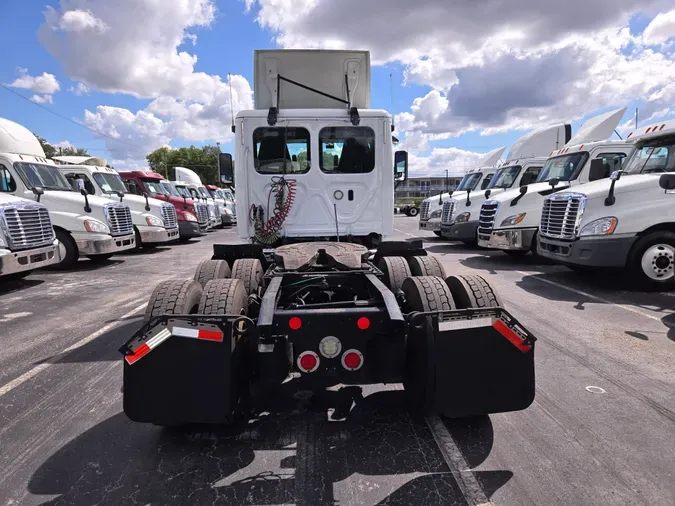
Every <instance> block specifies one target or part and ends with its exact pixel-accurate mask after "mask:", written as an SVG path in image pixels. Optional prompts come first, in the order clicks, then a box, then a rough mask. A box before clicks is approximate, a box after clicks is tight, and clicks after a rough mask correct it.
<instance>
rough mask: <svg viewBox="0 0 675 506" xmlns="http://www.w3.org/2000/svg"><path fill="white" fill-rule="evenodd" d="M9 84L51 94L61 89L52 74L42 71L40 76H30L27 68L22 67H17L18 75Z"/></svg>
mask: <svg viewBox="0 0 675 506" xmlns="http://www.w3.org/2000/svg"><path fill="white" fill-rule="evenodd" d="M9 85H10V86H12V87H14V88H23V89H25V90H32V91H35V92H36V93H45V94H47V95H53V94H54V93H56V92H57V91H59V90H60V89H61V85H60V84H59V82H58V81H57V80H56V76H55V75H54V74H48V73H47V72H43V73H42V75H40V76H31V75H30V74H29V73H28V69H24V68H19V77H17V78H16V79H15V80H14V82H12V83H10V84H9Z"/></svg>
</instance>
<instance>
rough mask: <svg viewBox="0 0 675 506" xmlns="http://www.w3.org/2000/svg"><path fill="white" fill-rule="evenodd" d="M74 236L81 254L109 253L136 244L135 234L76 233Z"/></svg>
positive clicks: (132, 246) (126, 248)
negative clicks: (113, 235) (116, 235)
mask: <svg viewBox="0 0 675 506" xmlns="http://www.w3.org/2000/svg"><path fill="white" fill-rule="evenodd" d="M73 238H74V239H75V242H76V244H77V249H78V250H79V251H80V255H84V256H89V255H108V254H111V253H119V252H120V251H126V250H129V249H132V248H134V247H135V246H136V237H135V235H134V234H129V235H121V236H118V237H112V236H110V235H106V234H89V233H76V234H73Z"/></svg>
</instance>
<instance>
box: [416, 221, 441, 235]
mask: <svg viewBox="0 0 675 506" xmlns="http://www.w3.org/2000/svg"><path fill="white" fill-rule="evenodd" d="M420 230H426V231H427V232H440V231H441V220H440V218H438V219H433V220H426V221H422V220H420Z"/></svg>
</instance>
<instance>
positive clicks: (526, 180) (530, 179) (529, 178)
mask: <svg viewBox="0 0 675 506" xmlns="http://www.w3.org/2000/svg"><path fill="white" fill-rule="evenodd" d="M536 180H537V176H536V174H535V173H534V172H526V173H525V174H523V177H521V178H520V186H521V187H523V186H527V185H528V184H532V183H534V182H535V181H536Z"/></svg>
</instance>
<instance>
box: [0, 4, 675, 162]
mask: <svg viewBox="0 0 675 506" xmlns="http://www.w3.org/2000/svg"><path fill="white" fill-rule="evenodd" d="M467 2H468V0H467ZM193 3H194V4H195V5H197V4H198V6H197V7H194V8H193V7H186V6H183V5H182V4H181V2H180V0H165V1H164V2H153V1H152V0H119V1H118V2H116V5H118V10H117V11H112V10H111V9H110V5H109V4H110V3H109V2H106V1H105V0H63V1H62V2H58V1H53V0H52V1H39V0H38V1H36V0H28V1H26V0H23V1H21V0H5V1H4V3H3V18H4V19H10V20H11V22H10V23H5V26H4V29H3V30H2V31H0V43H1V44H2V47H3V48H9V50H7V49H6V50H5V52H4V54H3V63H2V66H0V82H2V83H3V84H5V85H10V86H11V89H12V90H14V91H15V92H17V93H20V94H21V95H23V96H25V97H28V98H30V97H33V96H35V95H37V97H38V98H37V100H39V101H43V102H44V104H43V106H44V107H46V108H48V109H50V110H52V111H54V112H57V113H59V114H61V115H63V116H65V117H67V118H71V119H73V120H74V121H77V122H80V123H83V124H86V125H88V126H89V127H90V128H92V129H94V130H96V131H97V132H101V133H105V134H106V135H109V136H111V137H115V138H117V139H118V141H114V140H112V139H111V138H110V137H108V138H106V137H102V136H101V135H97V134H95V133H92V132H91V131H89V130H86V129H85V128H82V127H81V126H78V125H76V124H73V123H70V122H68V121H65V120H63V119H61V118H58V117H57V116H55V115H52V114H50V113H49V112H47V111H45V110H44V109H42V108H41V107H39V106H38V105H36V104H34V103H31V102H29V101H27V100H22V99H21V98H19V97H17V96H16V95H14V94H12V93H11V92H10V91H7V90H6V89H0V101H1V103H2V116H4V117H6V118H9V119H11V120H13V121H16V122H18V123H21V124H23V125H24V126H26V127H27V128H29V129H30V130H32V131H33V132H35V133H37V134H39V135H41V136H43V137H45V138H46V139H48V140H49V141H50V142H52V143H54V144H57V143H61V142H64V141H68V142H69V143H71V144H73V145H75V146H77V147H85V148H87V149H88V150H89V151H90V152H91V153H92V154H94V155H97V156H104V157H106V158H108V159H109V160H116V161H117V163H118V164H119V165H121V166H125V165H128V166H133V165H142V164H143V159H144V155H145V154H147V153H148V152H149V151H151V150H152V149H154V148H156V147H159V146H160V145H162V144H165V143H168V144H169V145H171V146H172V147H180V146H183V145H188V144H196V145H200V144H203V143H213V142H215V141H216V140H217V141H220V142H222V143H223V146H224V148H227V144H228V142H229V141H230V138H229V121H230V118H229V112H228V110H229V94H228V93H227V87H226V81H227V75H228V73H231V74H233V75H235V76H237V78H236V79H237V80H236V81H233V83H235V89H236V90H237V91H236V95H237V98H236V99H235V106H241V107H243V106H245V104H250V86H251V85H252V80H253V51H254V50H255V49H265V48H276V47H330V48H334V47H346V48H352V49H361V48H364V49H369V50H370V51H371V54H372V58H373V61H374V62H375V63H376V64H377V65H375V66H374V67H373V69H372V94H371V96H372V106H373V107H374V108H383V109H387V110H390V111H391V112H392V113H394V114H395V115H396V120H397V123H398V125H399V127H400V128H399V136H400V137H401V138H402V139H403V144H404V146H405V147H406V148H407V149H409V150H410V152H411V153H412V154H413V161H414V164H415V173H417V174H422V173H425V174H434V173H444V171H445V168H451V169H461V168H462V167H467V166H470V164H471V163H472V162H475V160H476V159H477V157H478V156H479V154H480V153H484V152H486V151H489V150H491V149H493V148H495V147H498V146H500V145H506V146H508V145H510V144H511V143H512V142H513V141H514V140H515V139H517V138H518V137H519V136H520V135H522V134H523V133H524V132H526V131H528V130H531V129H532V128H535V127H536V126H543V124H551V123H555V122H559V121H566V122H569V121H571V122H572V124H573V126H574V127H576V126H578V125H579V124H580V123H582V122H583V120H584V119H585V118H588V117H589V116H592V115H594V114H597V113H599V112H603V111H606V110H610V109H612V108H617V107H621V106H627V107H628V112H627V113H626V116H625V118H624V120H623V121H622V125H621V127H620V129H619V131H620V132H621V133H622V134H626V133H627V132H629V131H630V127H629V125H628V124H629V121H630V119H631V118H632V117H633V115H634V111H635V107H640V110H641V111H644V115H643V114H642V112H641V119H643V120H646V119H648V118H649V117H654V118H658V119H662V118H665V117H673V116H674V115H675V109H673V107H672V106H673V105H674V104H673V101H674V100H675V89H673V84H672V83H673V82H675V58H674V56H673V41H674V40H675V39H674V38H673V36H675V10H672V9H671V10H669V8H668V7H669V3H668V2H660V1H658V0H656V1H653V2H645V7H640V9H638V8H637V7H635V6H633V5H632V3H631V2H628V1H624V0H616V1H614V2H609V1H606V0H598V2H597V4H598V5H599V7H598V9H599V11H598V14H593V15H594V16H596V18H597V19H596V20H594V22H593V23H588V24H587V25H588V26H585V25H584V23H580V21H579V19H577V18H574V16H570V17H569V19H567V18H566V17H565V16H566V12H562V13H556V12H550V13H548V14H541V15H540V16H541V17H540V18H536V17H535V15H534V14H532V11H531V10H527V11H523V12H518V11H517V10H514V12H511V11H510V10H504V12H495V13H494V19H492V20H491V19H489V17H490V16H489V15H483V16H482V18H481V30H480V31H478V32H477V31H476V29H475V27H472V26H471V23H472V22H473V19H474V18H475V16H473V15H472V14H471V12H470V9H472V8H474V7H473V3H471V2H468V3H466V4H465V5H464V6H463V7H462V8H461V9H460V7H461V6H460V4H463V2H461V1H460V2H457V3H456V4H453V6H454V7H451V6H449V5H446V3H444V2H441V1H440V0H421V1H420V2H418V3H417V4H408V3H406V2H403V1H402V0H389V1H385V0H372V1H371V2H370V3H368V5H367V8H366V9H373V11H374V12H375V10H376V8H378V6H379V8H380V10H379V11H377V12H378V14H379V16H378V17H377V18H374V17H373V16H372V14H368V13H364V16H363V18H364V19H361V20H359V19H355V18H354V17H353V16H352V17H349V16H350V15H349V14H348V13H349V12H352V13H353V12H355V11H354V10H353V9H351V10H350V9H349V8H348V7H349V5H348V4H354V6H358V5H363V4H359V2H357V1H356V0H344V2H343V4H344V9H338V8H337V7H336V6H335V4H336V3H335V2H333V3H330V2H328V0H295V2H294V1H291V0H274V1H273V0H241V1H240V0H229V1H225V0H221V1H217V2H213V1H212V0H195V2H193ZM525 3H527V2H525ZM532 3H533V5H535V3H536V2H534V0H533V2H532ZM575 3H577V0H571V1H570V2H569V6H568V7H569V9H568V10H574V7H575V6H574V4H575ZM578 3H579V5H580V6H582V5H584V4H583V3H581V2H578ZM600 4H607V6H608V9H604V10H603V9H601V8H600V7H602V6H601V5H600ZM594 5H595V4H594ZM439 6H440V7H439ZM610 6H611V8H609V7H610ZM50 7H51V10H50V11H49V12H47V11H48V10H49V8H50ZM670 7H671V8H672V5H670ZM398 8H400V9H403V10H404V11H406V10H409V12H410V14H409V15H408V17H403V18H402V17H401V14H400V12H399V11H397V9H398ZM144 9H145V10H144ZM247 9H248V10H247ZM439 9H441V10H440V11H439ZM495 10H496V11H499V10H500V8H498V9H495ZM343 11H346V14H345V13H344V12H343ZM446 11H447V12H446ZM439 12H442V13H443V15H440V16H439ZM458 12H459V13H460V14H458ZM46 13H47V14H46ZM446 14H447V18H445V15H446ZM591 14H592V13H591ZM591 14H589V15H591ZM340 16H346V17H345V18H344V19H341V18H340ZM462 16H465V18H462ZM510 16H512V17H513V21H512V22H509V17H510ZM547 16H549V17H556V19H557V20H558V21H557V22H555V23H552V22H551V20H550V19H548V18H547ZM523 20H525V21H523ZM453 23H454V24H453ZM580 25H584V26H580ZM364 26H365V27H366V29H364ZM41 27H42V28H41ZM392 27H394V28H396V29H395V30H394V29H392ZM40 30H42V32H41V33H40V35H39V33H38V32H39V31H40ZM146 32H147V34H146ZM193 36H196V41H195V43H193V40H192V37H193ZM138 48H143V49H138ZM89 49H90V52H88V50H89ZM106 53H108V54H106ZM180 53H185V55H184V57H190V56H196V57H197V61H196V63H193V64H186V63H185V61H184V60H183V61H179V60H180V58H178V55H179V54H180ZM107 63H110V65H107ZM20 69H25V70H24V71H22V70H20ZM43 73H47V74H51V75H52V76H53V78H54V79H55V80H56V81H57V82H58V90H56V91H55V90H54V86H52V87H51V89H50V88H49V86H48V85H46V84H45V83H44V82H43V85H42V88H41V89H42V93H40V92H38V88H40V85H39V84H36V83H37V81H35V82H34V81H32V80H28V81H26V80H25V79H24V81H22V82H17V79H21V78H22V77H23V78H26V77H28V78H34V77H37V76H42V75H43ZM127 73H128V74H129V75H127ZM146 73H147V76H145V77H144V75H145V74H146ZM390 74H391V75H392V78H393V83H394V86H393V88H394V93H393V100H392V97H391V94H390V77H389V76H390ZM218 76H219V77H218ZM239 76H240V77H239ZM49 82H50V83H51V82H52V81H49ZM17 83H18V84H17ZM22 83H23V84H22ZM31 83H33V84H31ZM78 83H85V84H86V86H87V89H88V91H87V92H86V93H83V94H78V93H74V92H73V91H71V90H72V89H74V88H76V87H77V86H78ZM12 85H15V86H12ZM80 86H81V85H80ZM196 89H199V90H202V91H203V90H204V89H206V90H213V96H210V95H209V93H210V92H193V90H196ZM45 90H47V91H48V93H45ZM101 106H104V107H103V109H101V108H100V107H101ZM194 107H197V108H198V109H199V110H200V112H196V113H195V112H194V111H195V109H194ZM190 110H192V111H193V112H189V111H190ZM85 111H90V114H89V115H85ZM655 114H656V116H654V115H655Z"/></svg>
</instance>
